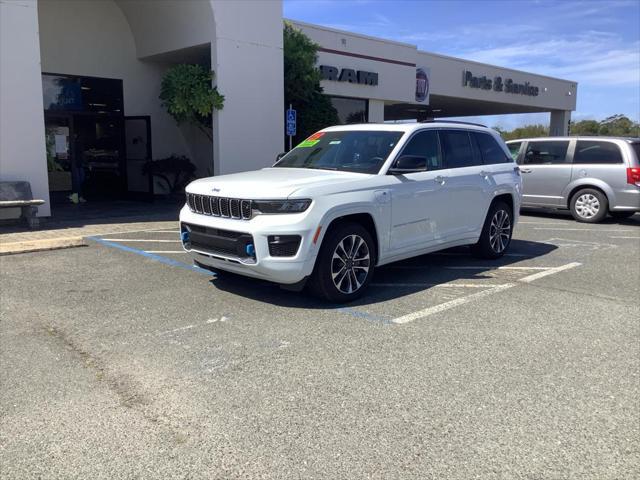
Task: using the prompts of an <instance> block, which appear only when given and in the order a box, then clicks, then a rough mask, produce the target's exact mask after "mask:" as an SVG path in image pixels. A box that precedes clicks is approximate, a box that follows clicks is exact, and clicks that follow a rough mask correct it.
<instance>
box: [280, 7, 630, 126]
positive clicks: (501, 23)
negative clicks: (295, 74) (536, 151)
mask: <svg viewBox="0 0 640 480" xmlns="http://www.w3.org/2000/svg"><path fill="white" fill-rule="evenodd" d="M283 8H284V16H285V18H290V19H292V20H300V21H304V22H309V23H315V24H319V25H324V26H327V27H332V28H337V29H341V30H347V31H350V32H356V33H362V34H366V35H372V36H376V37H381V38H386V39H390V40H397V41H400V42H406V43H410V44H413V45H416V46H417V47H418V49H420V50H426V51H429V52H434V53H441V54H445V55H451V56H455V57H461V58H465V59H469V60H476V61H479V62H484V63H489V64H493V65H498V66H502V67H510V68H515V69H519V70H525V71H528V72H532V73H538V74H543V75H549V76H552V77H559V78H563V79H567V80H572V81H575V82H577V83H578V97H577V99H578V100H577V108H576V111H575V112H573V114H572V121H574V122H575V121H579V120H585V119H595V120H601V119H603V118H606V117H607V116H609V115H614V114H618V113H622V114H624V115H626V116H628V117H629V118H631V119H633V120H634V121H640V0H610V1H606V0H583V1H573V0H565V1H548V0H497V1H496V0H478V1H467V0H449V1H446V0H445V1H441V0H393V1H387V0H283ZM469 119H471V117H467V120H469ZM474 119H477V120H480V121H483V122H484V123H486V124H488V125H491V126H494V125H498V126H500V127H502V128H506V129H512V128H515V127H517V126H521V125H525V124H532V123H543V124H548V122H549V114H547V113H531V114H519V115H501V116H492V117H474Z"/></svg>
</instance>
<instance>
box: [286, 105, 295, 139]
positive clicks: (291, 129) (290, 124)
mask: <svg viewBox="0 0 640 480" xmlns="http://www.w3.org/2000/svg"><path fill="white" fill-rule="evenodd" d="M286 118H287V135H290V136H292V137H295V135H296V111H295V110H294V109H292V108H290V109H288V110H287V116H286Z"/></svg>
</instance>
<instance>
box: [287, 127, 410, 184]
mask: <svg viewBox="0 0 640 480" xmlns="http://www.w3.org/2000/svg"><path fill="white" fill-rule="evenodd" d="M402 134H403V132H385V131H356V130H349V131H336V132H318V133H314V134H313V135H311V136H310V137H309V138H307V139H306V140H305V141H303V142H302V143H300V144H299V145H298V146H297V147H296V148H294V149H293V150H291V151H290V152H289V153H287V154H286V155H285V156H284V157H282V158H281V159H280V161H279V162H278V163H276V164H275V165H274V167H285V168H316V169H320V170H339V171H344V172H358V173H371V174H373V173H378V172H379V171H380V168H381V167H382V164H383V163H384V162H385V160H386V159H387V157H388V156H389V153H391V150H393V147H395V146H396V145H397V144H398V141H399V140H400V137H402Z"/></svg>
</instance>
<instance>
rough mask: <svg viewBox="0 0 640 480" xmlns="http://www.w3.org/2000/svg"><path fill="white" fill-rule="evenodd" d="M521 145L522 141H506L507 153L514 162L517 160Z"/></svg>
mask: <svg viewBox="0 0 640 480" xmlns="http://www.w3.org/2000/svg"><path fill="white" fill-rule="evenodd" d="M521 146H522V142H513V143H507V147H509V153H510V154H511V158H513V161H514V162H515V161H517V160H518V154H519V153H520V147H521Z"/></svg>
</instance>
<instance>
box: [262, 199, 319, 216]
mask: <svg viewBox="0 0 640 480" xmlns="http://www.w3.org/2000/svg"><path fill="white" fill-rule="evenodd" d="M309 205H311V200H310V199H308V198H303V199H299V200H253V201H252V206H253V209H254V210H256V211H258V212H260V213H300V212H304V211H305V210H306V209H307V208H309Z"/></svg>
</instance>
